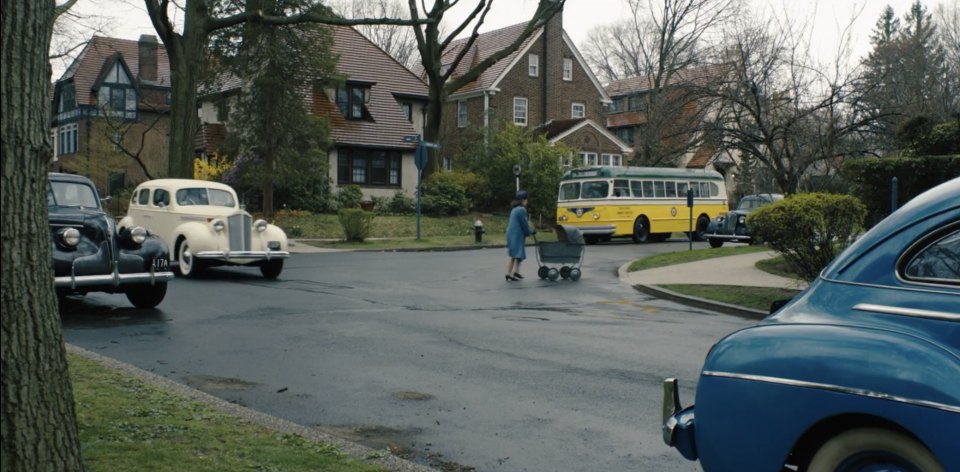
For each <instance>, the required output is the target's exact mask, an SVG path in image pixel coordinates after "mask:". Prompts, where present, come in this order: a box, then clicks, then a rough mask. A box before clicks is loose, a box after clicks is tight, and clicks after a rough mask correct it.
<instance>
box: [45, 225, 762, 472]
mask: <svg viewBox="0 0 960 472" xmlns="http://www.w3.org/2000/svg"><path fill="white" fill-rule="evenodd" d="M699 244H701V245H702V244H704V243H699ZM686 247H687V244H686V243H685V242H682V243H681V242H667V243H661V244H647V245H633V244H628V243H623V244H617V243H614V244H608V245H598V246H588V247H587V248H586V259H585V263H584V266H583V278H582V279H581V280H580V281H579V282H570V281H558V282H554V283H551V282H548V281H541V280H538V279H537V278H536V275H535V273H536V263H535V261H534V252H533V251H534V249H533V248H532V247H530V248H528V256H529V257H530V260H528V262H527V263H526V264H525V266H524V268H523V272H524V273H525V275H526V276H527V279H526V280H525V281H522V282H513V283H507V282H505V281H504V279H503V275H502V274H503V271H504V267H505V262H506V256H505V252H506V251H505V250H504V249H483V250H471V251H457V252H427V253H416V252H397V253H367V252H353V253H319V254H294V255H293V257H292V258H291V259H290V260H288V261H287V263H286V267H285V268H284V271H283V274H282V275H281V276H280V278H279V279H278V280H275V281H269V280H264V279H262V278H261V277H260V274H259V271H258V270H256V269H244V268H238V269H213V270H210V271H209V272H208V273H206V274H204V275H203V276H202V277H201V278H200V279H198V280H182V279H177V280H175V281H173V282H172V283H171V285H170V287H169V291H168V293H167V298H166V299H165V300H164V302H163V303H162V304H161V305H160V306H159V308H158V309H157V310H137V309H134V308H132V307H131V306H130V305H129V304H128V303H127V301H126V298H125V297H123V296H122V295H106V294H91V295H89V296H87V297H84V298H80V299H76V300H71V301H70V302H69V303H67V304H66V305H65V306H64V307H62V310H61V311H62V313H61V316H62V320H63V325H64V328H65V330H64V336H65V339H66V341H67V342H70V343H73V344H75V345H78V346H80V347H83V348H85V349H88V350H91V351H94V352H97V353H99V354H102V355H105V356H108V357H112V358H115V359H118V360H120V361H123V362H127V363H130V364H133V365H135V366H137V367H140V368H142V369H144V370H147V371H151V372H154V373H156V374H158V375H161V376H164V377H167V378H170V379H171V380H174V381H177V382H180V383H183V384H187V385H190V386H193V387H195V388H198V389H200V390H203V391H206V392H208V393H211V394H213V395H216V396H218V397H221V398H224V399H226V400H229V401H233V402H236V403H239V404H242V405H245V406H248V407H251V408H253V409H255V410H259V411H262V412H264V413H268V414H271V415H274V416H278V417H281V418H284V419H287V420H290V421H293V422H296V423H299V424H302V425H307V426H311V427H317V428H321V429H323V430H325V431H327V432H331V433H334V434H337V435H341V436H344V437H347V438H348V439H353V440H356V441H359V442H362V443H364V444H366V445H368V446H371V447H375V448H389V449H391V450H393V451H394V452H396V453H399V454H401V455H406V456H407V457H410V458H411V459H412V460H415V461H417V462H421V463H425V464H430V465H434V466H437V467H447V469H445V470H472V469H470V467H473V468H475V469H476V470H478V471H599V470H633V471H656V472H669V471H699V470H700V468H699V466H698V465H697V464H696V463H693V462H689V461H686V460H684V459H683V458H681V457H680V456H679V455H678V454H677V453H676V452H675V451H673V450H670V449H668V448H667V447H666V446H665V445H664V444H663V443H662V440H661V436H660V414H661V413H660V406H661V400H662V394H661V381H662V379H663V378H664V377H667V376H677V377H679V378H680V380H681V387H682V391H681V398H682V399H685V400H687V401H688V402H689V401H690V400H692V398H693V394H694V386H695V382H696V379H697V374H698V372H699V369H700V366H701V363H702V360H703V357H704V355H705V354H706V352H707V350H708V349H709V347H710V346H711V345H712V344H713V342H715V341H716V340H717V339H719V338H720V337H721V336H723V335H725V334H727V333H729V332H731V331H734V330H736V329H738V328H740V327H743V326H747V325H749V324H752V323H753V322H752V321H750V320H744V319H740V318H736V317H731V316H726V315H720V314H717V313H713V312H710V311H705V310H700V309H694V308H688V307H685V306H682V305H678V304H675V303H672V302H668V301H663V300H658V299H654V298H651V297H649V296H647V295H645V294H642V293H639V292H637V291H635V290H634V289H633V288H631V287H629V286H628V285H626V284H623V283H621V282H620V281H619V280H618V279H617V276H616V269H617V267H619V266H620V265H622V264H623V263H625V262H627V261H629V260H632V259H635V258H638V257H640V256H642V255H645V254H651V253H655V252H664V251H675V250H681V249H685V248H686ZM459 466H463V468H462V469H459V468H458V467H459Z"/></svg>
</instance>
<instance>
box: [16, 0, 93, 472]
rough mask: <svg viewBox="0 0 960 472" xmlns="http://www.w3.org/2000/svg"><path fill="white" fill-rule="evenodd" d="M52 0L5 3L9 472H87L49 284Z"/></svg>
mask: <svg viewBox="0 0 960 472" xmlns="http://www.w3.org/2000/svg"><path fill="white" fill-rule="evenodd" d="M55 6H56V5H55V3H54V2H53V1H52V0H46V1H41V2H38V1H34V0H4V2H3V3H2V11H3V20H2V21H3V29H2V44H3V63H4V67H3V72H2V82H3V85H2V101H3V103H2V110H3V111H2V122H3V123H2V127H3V135H2V140H0V141H2V145H0V146H2V147H0V160H2V168H0V183H2V185H0V194H2V197H0V205H2V215H3V216H2V235H0V240H2V245H0V273H2V275H0V285H2V296H0V298H2V301H0V312H2V315H0V324H2V339H0V358H2V361H0V379H2V386H3V393H2V394H0V430H2V441H0V442H2V455H3V470H4V471H7V470H10V471H35V470H56V471H74V470H82V465H81V461H80V440H79V434H78V432H77V419H76V413H75V411H74V404H73V391H72V388H71V386H70V378H69V377H68V375H67V359H66V351H65V350H64V345H63V335H62V332H61V326H60V318H59V316H58V313H57V303H56V298H55V294H54V289H53V283H52V281H51V280H50V279H51V276H52V272H51V270H50V261H51V260H52V258H53V255H52V253H51V247H50V232H49V229H48V226H47V207H46V199H47V198H46V194H47V187H46V185H47V166H48V164H49V162H50V159H51V157H52V156H53V153H52V147H51V143H50V129H49V123H50V115H49V113H50V106H49V102H48V96H47V90H48V88H49V84H50V76H51V69H50V65H49V62H48V60H47V51H48V49H49V47H50V37H51V34H52V31H53V21H54V18H55V10H54V9H55Z"/></svg>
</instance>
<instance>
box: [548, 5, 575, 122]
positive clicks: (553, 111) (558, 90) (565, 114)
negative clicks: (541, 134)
mask: <svg viewBox="0 0 960 472" xmlns="http://www.w3.org/2000/svg"><path fill="white" fill-rule="evenodd" d="M543 41H544V46H545V47H544V54H543V55H544V58H543V67H542V68H543V71H544V73H543V74H542V76H543V79H542V80H543V82H542V84H543V85H542V90H543V97H542V103H543V114H542V115H541V116H542V117H543V123H549V122H550V121H551V120H562V119H566V118H570V111H569V110H563V106H562V100H561V96H562V95H563V89H564V88H566V87H564V86H563V85H564V82H563V50H564V48H563V7H561V8H560V10H558V11H557V13H556V14H554V15H553V16H552V17H551V18H550V19H549V20H547V24H546V26H545V27H544V34H543ZM543 123H541V124H543Z"/></svg>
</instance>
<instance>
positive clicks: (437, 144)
mask: <svg viewBox="0 0 960 472" xmlns="http://www.w3.org/2000/svg"><path fill="white" fill-rule="evenodd" d="M421 142H422V143H423V145H424V146H426V147H428V148H430V149H440V143H429V142H427V141H421Z"/></svg>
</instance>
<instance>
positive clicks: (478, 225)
mask: <svg viewBox="0 0 960 472" xmlns="http://www.w3.org/2000/svg"><path fill="white" fill-rule="evenodd" d="M473 242H475V243H477V244H480V243H482V242H483V222H482V221H480V220H477V221H474V222H473Z"/></svg>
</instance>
